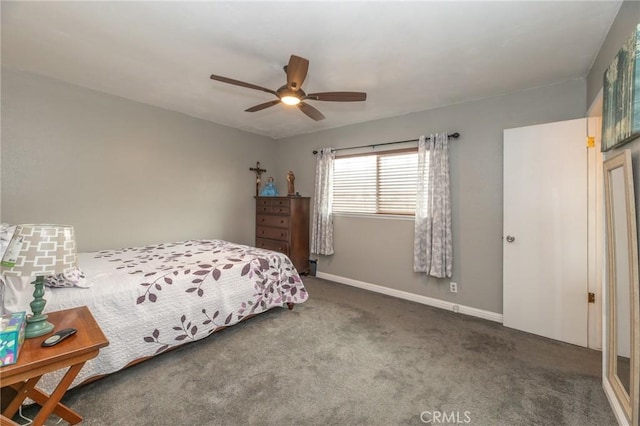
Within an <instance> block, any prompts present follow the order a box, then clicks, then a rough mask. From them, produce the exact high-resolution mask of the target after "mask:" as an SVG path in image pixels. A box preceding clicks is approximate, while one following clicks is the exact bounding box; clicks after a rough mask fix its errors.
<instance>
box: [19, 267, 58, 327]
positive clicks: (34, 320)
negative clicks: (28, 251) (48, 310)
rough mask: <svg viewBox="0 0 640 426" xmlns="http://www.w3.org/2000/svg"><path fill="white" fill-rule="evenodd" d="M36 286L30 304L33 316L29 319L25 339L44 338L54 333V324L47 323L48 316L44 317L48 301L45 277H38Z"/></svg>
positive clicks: (35, 282)
mask: <svg viewBox="0 0 640 426" xmlns="http://www.w3.org/2000/svg"><path fill="white" fill-rule="evenodd" d="M32 284H34V285H35V290H34V291H33V300H32V301H31V303H29V306H31V311H32V312H33V315H32V316H30V317H28V318H27V326H26V328H25V330H24V337H26V338H27V339H31V338H33V337H39V336H43V335H45V334H47V333H50V332H52V331H53V324H51V323H49V322H47V315H43V314H42V311H43V310H44V307H45V305H46V304H47V301H46V300H45V299H44V298H43V296H44V277H43V276H38V277H36V280H35V281H34V282H33V283H32Z"/></svg>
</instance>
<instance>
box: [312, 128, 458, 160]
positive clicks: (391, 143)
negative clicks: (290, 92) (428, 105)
mask: <svg viewBox="0 0 640 426" xmlns="http://www.w3.org/2000/svg"><path fill="white" fill-rule="evenodd" d="M448 136H449V138H454V139H458V138H459V137H460V133H458V132H455V133H452V134H450V135H448ZM426 140H431V138H430V137H429V138H426ZM418 141H419V139H407V140H406V141H395V142H385V143H375V144H372V145H361V146H352V147H349V148H333V150H332V151H334V152H335V151H342V150H345V149H358V148H375V147H376V146H382V145H394V144H397V143H407V142H418ZM317 153H318V151H317V150H314V151H313V154H314V155H315V154H317Z"/></svg>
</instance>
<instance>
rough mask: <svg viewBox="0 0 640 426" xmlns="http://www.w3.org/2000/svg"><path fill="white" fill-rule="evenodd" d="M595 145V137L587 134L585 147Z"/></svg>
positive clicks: (593, 146)
mask: <svg viewBox="0 0 640 426" xmlns="http://www.w3.org/2000/svg"><path fill="white" fill-rule="evenodd" d="M595 147H596V138H594V137H593V136H587V148H595Z"/></svg>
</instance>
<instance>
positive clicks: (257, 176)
mask: <svg viewBox="0 0 640 426" xmlns="http://www.w3.org/2000/svg"><path fill="white" fill-rule="evenodd" d="M249 170H251V171H252V172H254V173H255V174H256V197H257V196H258V192H259V191H260V182H261V179H260V176H261V175H262V174H263V173H264V172H266V171H267V169H261V168H260V162H259V161H258V162H256V166H255V167H249Z"/></svg>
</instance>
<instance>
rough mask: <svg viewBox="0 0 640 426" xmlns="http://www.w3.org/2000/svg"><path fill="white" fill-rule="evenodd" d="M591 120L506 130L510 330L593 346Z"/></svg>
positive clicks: (505, 317) (505, 273)
mask: <svg viewBox="0 0 640 426" xmlns="http://www.w3.org/2000/svg"><path fill="white" fill-rule="evenodd" d="M586 131H587V122H586V119H578V120H570V121H563V122H558V123H549V124H542V125H538V126H529V127H521V128H517V129H506V130H505V131H504V211H503V213H504V229H503V311H504V312H503V320H504V325H505V326H507V327H511V328H516V329H518V330H523V331H526V332H529V333H534V334H538V335H540V336H545V337H549V338H552V339H556V340H561V341H564V342H568V343H573V344H576V345H581V346H587V333H588V330H587V316H588V315H587V303H588V299H587V293H588V283H587V272H588V269H587V146H586Z"/></svg>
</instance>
